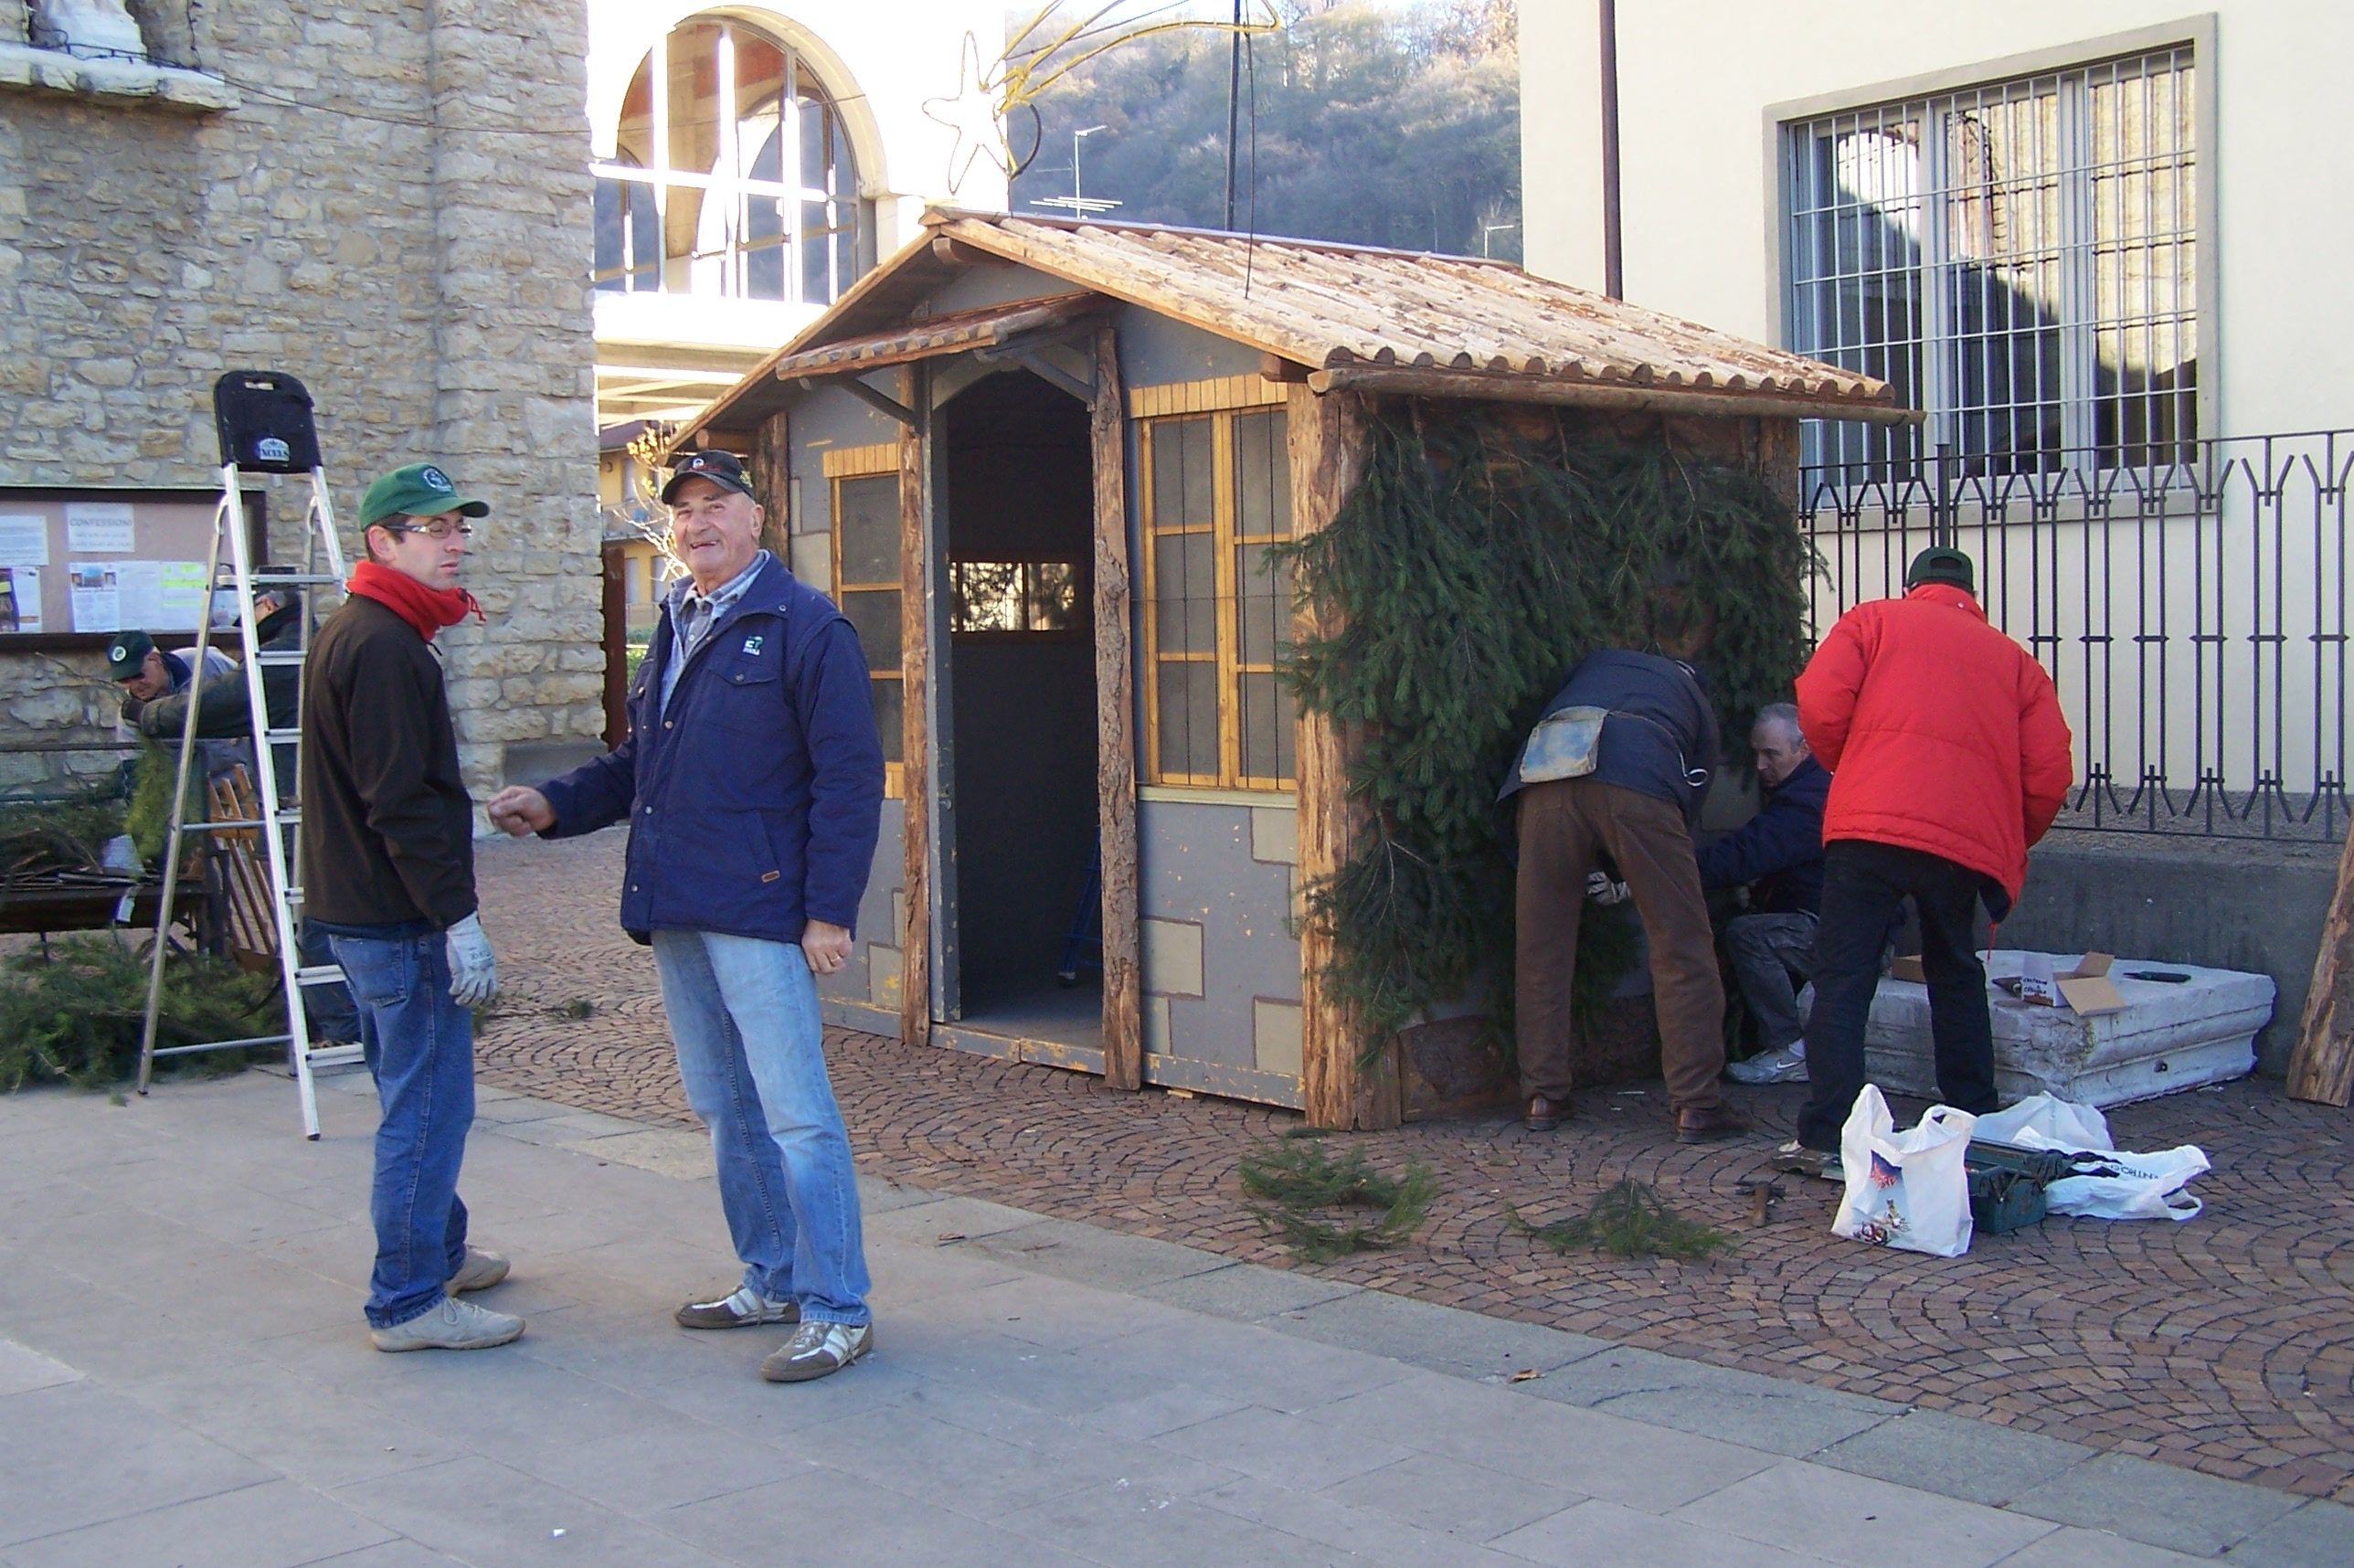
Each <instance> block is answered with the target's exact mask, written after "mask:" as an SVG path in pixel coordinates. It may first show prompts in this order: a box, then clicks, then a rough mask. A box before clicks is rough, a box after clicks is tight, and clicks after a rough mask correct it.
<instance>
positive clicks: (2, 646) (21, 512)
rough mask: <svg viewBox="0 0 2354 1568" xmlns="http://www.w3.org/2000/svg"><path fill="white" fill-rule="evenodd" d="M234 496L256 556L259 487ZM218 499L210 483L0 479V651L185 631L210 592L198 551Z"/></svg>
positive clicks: (260, 529) (198, 621)
mask: <svg viewBox="0 0 2354 1568" xmlns="http://www.w3.org/2000/svg"><path fill="white" fill-rule="evenodd" d="M242 500H243V502H244V513H245V528H246V537H247V540H248V543H249V546H250V547H251V548H252V551H253V556H252V558H253V560H254V561H255V563H256V564H259V563H260V561H261V560H262V559H263V556H264V552H265V550H266V547H267V545H268V540H269V531H268V529H267V528H266V527H265V526H264V525H263V515H264V514H263V497H262V495H261V493H260V492H259V491H249V492H248V493H246V494H245V495H244V496H243V497H242ZM219 502H220V496H219V493H218V492H217V491H210V490H137V489H90V488H83V487H75V488H53V487H35V486H0V651H5V650H6V649H9V648H20V649H26V650H28V651H30V650H40V649H49V650H56V651H65V650H70V649H77V648H95V647H99V646H101V645H102V644H103V643H105V641H107V640H108V639H109V638H110V637H111V635H112V634H113V633H115V632H117V631H125V630H132V631H148V632H154V633H156V634H157V635H158V636H162V635H164V634H165V633H193V632H194V631H195V630H196V628H197V627H198V626H200V625H202V624H203V622H204V619H205V612H206V608H207V605H208V603H209V602H210V599H211V595H210V592H209V588H208V585H207V582H206V580H205V561H206V557H207V555H208V554H209V553H210V552H211V549H212V538H213V519H214V516H215V511H216V508H217V506H218V505H219ZM224 564H226V563H224Z"/></svg>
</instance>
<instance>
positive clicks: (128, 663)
mask: <svg viewBox="0 0 2354 1568" xmlns="http://www.w3.org/2000/svg"><path fill="white" fill-rule="evenodd" d="M154 651H155V640H154V638H152V637H150V636H148V635H147V634H146V633H145V632H143V631H125V632H122V633H119V634H118V635H117V636H116V637H115V639H114V641H111V642H110V643H108V644H107V645H106V678H107V679H108V680H110V681H128V680H130V679H131V678H132V677H133V676H134V675H136V674H138V673H139V672H140V671H142V670H144V669H145V668H146V667H147V655H148V654H150V653H152V652H154Z"/></svg>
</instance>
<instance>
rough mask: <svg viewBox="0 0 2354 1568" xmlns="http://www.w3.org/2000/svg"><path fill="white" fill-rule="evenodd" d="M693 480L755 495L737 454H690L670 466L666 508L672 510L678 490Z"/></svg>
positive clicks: (663, 490)
mask: <svg viewBox="0 0 2354 1568" xmlns="http://www.w3.org/2000/svg"><path fill="white" fill-rule="evenodd" d="M690 479H707V480H709V481H710V482H712V483H714V484H716V485H717V486H718V487H719V488H720V489H722V490H732V491H734V492H735V493H737V494H738V495H752V482H751V481H750V480H748V479H747V478H745V477H744V460H743V459H742V458H739V457H737V455H736V454H735V453H734V452H720V451H700V452H687V453H685V454H684V456H682V457H680V458H679V459H678V461H675V462H673V463H672V464H671V465H670V478H669V479H667V480H665V481H663V487H662V499H663V505H664V506H668V505H669V504H670V503H671V497H672V496H673V495H674V494H676V493H677V492H678V487H679V486H680V485H682V484H684V483H685V482H687V481H688V480H690ZM752 499H754V500H755V501H757V500H758V499H759V497H758V496H756V495H755V496H752Z"/></svg>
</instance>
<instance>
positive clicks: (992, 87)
mask: <svg viewBox="0 0 2354 1568" xmlns="http://www.w3.org/2000/svg"><path fill="white" fill-rule="evenodd" d="M1003 68H1004V61H1002V60H997V61H993V62H991V64H990V65H988V66H983V65H982V64H981V39H980V38H979V37H976V36H975V35H973V34H971V33H967V34H966V35H965V36H964V59H963V63H962V64H961V65H960V67H959V69H958V72H957V92H956V96H955V97H953V98H928V99H926V100H925V101H924V118H925V119H927V120H929V121H931V122H933V123H934V124H936V125H944V126H946V127H947V128H948V129H949V130H951V131H953V132H956V143H955V144H954V145H953V146H952V147H950V148H949V167H948V184H949V195H950V196H955V195H957V194H958V192H959V191H960V190H961V189H962V188H963V186H964V183H965V181H966V180H968V179H970V177H971V175H972V166H973V164H975V163H976V162H978V161H979V160H981V159H982V158H984V157H985V158H987V159H988V160H989V161H990V162H991V163H992V164H996V165H997V167H998V169H999V171H1000V172H1001V173H1002V174H1003V175H1005V176H1006V177H1007V178H1009V179H1011V178H1012V177H1013V151H1012V149H1011V148H1009V147H1008V146H1007V145H1006V144H1005V128H1004V122H1003V120H1002V118H1001V117H1000V114H999V107H998V96H999V89H1000V87H1001V86H1002V82H1000V81H998V80H995V79H992V78H993V77H995V76H997V75H999V74H1000V73H1002V70H1003Z"/></svg>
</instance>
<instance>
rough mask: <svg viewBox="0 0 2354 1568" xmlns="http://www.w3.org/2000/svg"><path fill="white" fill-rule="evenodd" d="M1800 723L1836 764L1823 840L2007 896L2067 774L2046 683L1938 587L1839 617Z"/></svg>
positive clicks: (2021, 876)
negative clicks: (1919, 860) (1942, 863)
mask: <svg viewBox="0 0 2354 1568" xmlns="http://www.w3.org/2000/svg"><path fill="white" fill-rule="evenodd" d="M1798 727H1799V728H1801V729H1803V730H1804V731H1805V732H1806V736H1807V744H1808V746H1809V747H1813V749H1814V753H1815V756H1816V757H1817V758H1819V760H1820V761H1821V762H1822V765H1823V766H1824V767H1826V768H1829V769H1830V770H1831V793H1830V800H1829V803H1828V804H1827V805H1826V806H1825V807H1824V809H1823V842H1825V843H1830V842H1836V841H1837V840H1840V839H1863V840H1867V841H1869V842H1872V843H1882V844H1896V845H1898V846H1900V847H1902V848H1904V849H1916V850H1924V851H1926V852H1927V853H1930V854H1934V855H1942V856H1943V857H1945V858H1946V859H1947V860H1950V861H1953V862H1956V863H1958V864H1961V865H1966V866H1967V867H1969V868H1970V869H1971V870H1972V871H1976V872H1979V873H1982V874H1985V875H1987V876H1990V877H1992V878H1994V879H1995V880H1996V881H1997V882H1999V883H2000V884H2002V885H2003V887H2004V888H2005V889H2006V890H2007V891H2008V892H2009V894H2010V896H2011V897H2012V899H2014V900H2016V899H2017V898H2018V897H2019V891H2020V887H2021V886H2022V885H2025V883H2026V881H2027V849H2028V846H2029V845H2030V844H2032V843H2034V842H2036V841H2037V840H2038V839H2040V838H2041V837H2042V836H2043V834H2044V832H2045V830H2046V829H2048V828H2050V827H2051V826H2052V818H2053V817H2055V816H2057V815H2058V814H2059V811H2060V807H2061V805H2062V802H2064V801H2065V800H2067V797H2068V786H2069V785H2070V784H2071V783H2072V782H2073V780H2074V779H2075V768H2074V766H2073V762H2072V761H2071V759H2070V757H2069V749H2068V748H2069V744H2070V736H2069V734H2068V721H2067V720H2066V719H2065V718H2062V716H2061V714H2060V699H2059V695H2058V694H2057V693H2055V692H2054V691H2053V690H2052V677H2051V676H2050V675H2048V674H2046V673H2044V670H2043V666H2042V665H2041V664H2039V663H2037V662H2035V661H2034V660H2033V659H2032V658H2031V657H2029V656H2028V652H2027V651H2026V650H2025V649H2023V648H2021V647H2020V645H2019V644H2018V643H2016V642H2013V641H2011V640H2010V639H2009V638H2008V637H2005V636H2004V635H2003V634H2002V633H2001V632H1999V631H1997V630H1995V629H1994V628H1993V627H1991V626H1988V624H1987V618H1986V611H1985V610H1983V609H1979V608H1978V600H1977V599H1973V598H1972V597H1971V596H1970V595H1968V594H1967V593H1965V592H1964V591H1963V590H1962V589H1960V588H1954V587H1952V586H1950V585H1948V584H1945V583H1924V584H1923V585H1922V586H1921V587H1919V588H1914V590H1913V591H1912V592H1911V593H1909V594H1906V595H1905V596H1904V597H1903V599H1877V600H1874V601H1873V602H1872V603H1870V604H1860V605H1858V606H1856V607H1855V608H1854V609H1850V610H1849V611H1848V612H1847V613H1846V614H1845V615H1843V616H1841V617H1840V621H1839V624H1838V625H1837V626H1834V627H1832V628H1831V633H1830V635H1829V637H1826V638H1824V639H1823V641H1822V646H1821V647H1819V648H1818V649H1816V650H1815V656H1814V658H1813V659H1812V660H1810V661H1809V662H1808V664H1807V669H1806V673H1804V674H1802V675H1800V676H1799V677H1798Z"/></svg>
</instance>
